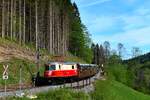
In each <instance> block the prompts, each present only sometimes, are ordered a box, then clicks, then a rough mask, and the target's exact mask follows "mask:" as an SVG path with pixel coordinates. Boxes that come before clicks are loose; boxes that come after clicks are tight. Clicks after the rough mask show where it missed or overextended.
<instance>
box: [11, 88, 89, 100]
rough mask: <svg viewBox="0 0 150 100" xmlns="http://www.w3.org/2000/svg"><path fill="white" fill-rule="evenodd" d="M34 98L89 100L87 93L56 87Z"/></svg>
mask: <svg viewBox="0 0 150 100" xmlns="http://www.w3.org/2000/svg"><path fill="white" fill-rule="evenodd" d="M12 99H13V100H29V99H27V98H23V99H20V98H10V100H12ZM36 100H89V96H88V94H85V93H83V92H74V91H72V90H68V89H57V90H51V91H49V92H44V93H40V94H38V98H37V99H36Z"/></svg>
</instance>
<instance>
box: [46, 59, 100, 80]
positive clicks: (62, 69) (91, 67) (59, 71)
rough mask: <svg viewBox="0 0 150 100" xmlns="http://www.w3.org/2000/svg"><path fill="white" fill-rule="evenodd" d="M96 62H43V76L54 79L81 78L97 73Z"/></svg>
mask: <svg viewBox="0 0 150 100" xmlns="http://www.w3.org/2000/svg"><path fill="white" fill-rule="evenodd" d="M98 70H99V67H98V65H96V64H81V63H76V62H48V63H46V64H45V71H44V78H46V79H47V80H49V81H51V82H54V81H56V80H81V79H86V78H89V77H92V76H94V75H95V74H96V73H98Z"/></svg>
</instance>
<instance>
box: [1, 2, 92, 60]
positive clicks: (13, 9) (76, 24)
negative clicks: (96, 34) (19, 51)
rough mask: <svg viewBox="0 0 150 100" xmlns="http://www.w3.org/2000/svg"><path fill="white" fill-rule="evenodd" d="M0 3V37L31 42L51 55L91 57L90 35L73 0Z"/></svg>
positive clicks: (26, 42)
mask: <svg viewBox="0 0 150 100" xmlns="http://www.w3.org/2000/svg"><path fill="white" fill-rule="evenodd" d="M0 2H1V4H0V37H1V38H6V39H10V40H15V41H17V42H18V43H19V44H32V45H34V47H35V48H36V49H37V50H38V48H42V49H46V50H48V51H49V53H50V54H52V55H59V56H66V55H70V54H71V55H75V56H78V57H81V58H83V59H84V60H85V61H90V60H91V58H92V52H91V49H90V44H91V39H90V35H89V33H88V31H87V29H86V26H85V25H83V24H82V22H81V19H80V14H79V11H78V7H77V5H76V4H75V3H72V2H71V1H70V0H0ZM85 50H86V51H87V52H86V53H85V52H84V51H85ZM87 58H88V59H87ZM89 59H90V60H89Z"/></svg>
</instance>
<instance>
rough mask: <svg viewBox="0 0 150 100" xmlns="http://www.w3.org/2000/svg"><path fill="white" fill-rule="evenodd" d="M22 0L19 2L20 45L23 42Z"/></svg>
mask: <svg viewBox="0 0 150 100" xmlns="http://www.w3.org/2000/svg"><path fill="white" fill-rule="evenodd" d="M21 1H22V0H19V43H20V44H21V42H22V12H21V11H22V10H21V3H22V2H21Z"/></svg>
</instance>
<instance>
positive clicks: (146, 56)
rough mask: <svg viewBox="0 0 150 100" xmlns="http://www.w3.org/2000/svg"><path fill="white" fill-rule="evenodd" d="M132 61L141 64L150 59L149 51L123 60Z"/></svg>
mask: <svg viewBox="0 0 150 100" xmlns="http://www.w3.org/2000/svg"><path fill="white" fill-rule="evenodd" d="M134 61H136V62H138V63H141V64H142V63H146V62H148V61H150V53H147V54H144V55H141V56H138V57H135V58H132V59H129V60H125V61H124V62H125V63H130V62H134Z"/></svg>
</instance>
